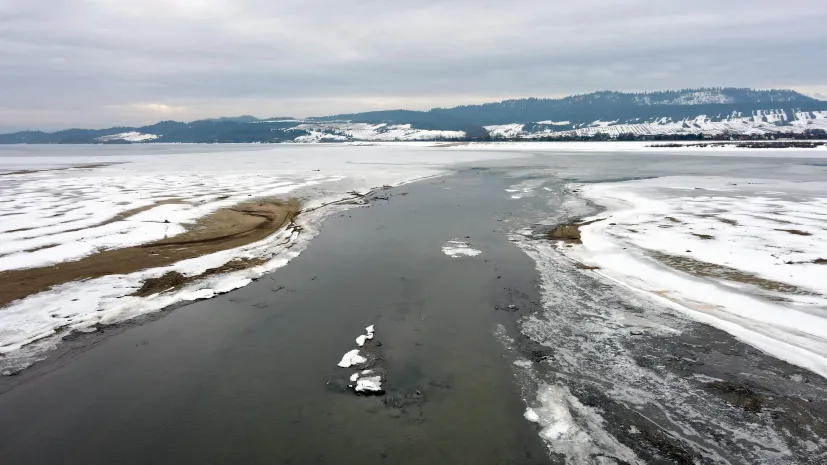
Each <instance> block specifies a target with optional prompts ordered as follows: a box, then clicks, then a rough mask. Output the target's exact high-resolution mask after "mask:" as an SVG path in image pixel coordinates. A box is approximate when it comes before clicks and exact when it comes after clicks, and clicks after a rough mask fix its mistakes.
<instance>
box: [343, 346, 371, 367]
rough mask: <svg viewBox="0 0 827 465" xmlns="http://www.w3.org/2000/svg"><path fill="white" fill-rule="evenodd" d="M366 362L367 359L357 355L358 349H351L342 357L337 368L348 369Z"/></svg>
mask: <svg viewBox="0 0 827 465" xmlns="http://www.w3.org/2000/svg"><path fill="white" fill-rule="evenodd" d="M367 361H368V359H367V358H365V357H362V356H361V355H359V349H353V350H351V351H350V352H348V353H346V354H345V355H344V356H343V357H342V361H340V362H339V366H340V367H342V368H348V367H351V366H353V365H361V364H363V363H365V362H367Z"/></svg>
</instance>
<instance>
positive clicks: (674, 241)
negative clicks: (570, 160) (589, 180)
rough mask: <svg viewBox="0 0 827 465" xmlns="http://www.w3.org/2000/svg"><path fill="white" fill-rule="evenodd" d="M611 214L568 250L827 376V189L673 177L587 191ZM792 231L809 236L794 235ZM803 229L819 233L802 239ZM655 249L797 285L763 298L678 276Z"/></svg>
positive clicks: (826, 186) (602, 270) (745, 290)
mask: <svg viewBox="0 0 827 465" xmlns="http://www.w3.org/2000/svg"><path fill="white" fill-rule="evenodd" d="M582 195H583V196H584V197H585V198H588V199H590V200H592V201H594V202H596V203H597V204H600V205H602V206H604V207H606V208H607V209H608V211H606V212H604V213H602V214H601V215H598V216H596V217H595V218H607V219H606V220H604V221H598V222H596V223H593V224H591V225H588V226H584V227H582V228H581V233H582V241H583V245H582V246H578V247H574V248H572V249H569V250H565V253H567V254H569V255H571V256H573V257H575V258H577V259H578V260H580V261H582V262H584V263H586V264H588V265H593V266H598V267H600V270H599V273H601V274H603V275H605V276H607V277H609V278H611V279H613V280H615V281H617V282H620V283H623V284H624V285H628V286H630V287H632V288H635V289H638V290H642V291H646V292H649V293H652V294H655V295H658V296H661V297H663V298H665V299H668V300H669V301H670V302H671V303H672V304H674V303H677V304H678V308H680V309H681V310H683V311H685V312H687V313H688V314H689V315H690V316H692V317H693V318H695V319H697V320H699V321H702V322H705V323H708V324H711V325H713V326H716V327H718V328H720V329H722V330H724V331H727V332H729V333H730V334H732V335H734V336H736V337H738V338H739V339H741V340H743V341H745V342H747V343H749V344H751V345H753V346H755V347H757V348H759V349H761V350H763V351H764V352H767V353H769V354H772V355H774V356H776V357H778V358H780V359H782V360H785V361H787V362H790V363H793V364H797V365H799V366H802V367H805V368H808V369H810V370H812V371H814V372H816V373H818V374H820V375H821V376H825V377H827V266H825V265H819V264H816V263H813V262H814V261H815V260H818V259H824V258H827V240H825V239H824V238H825V231H827V183H824V182H805V183H793V182H788V181H777V180H745V179H739V180H737V181H736V182H732V180H730V179H723V178H717V177H666V178H657V179H650V180H643V181H629V182H623V183H605V184H595V185H589V186H584V187H583V188H582ZM785 230H794V231H800V233H798V234H793V233H790V232H788V231H785ZM801 233H804V234H810V235H800V234H801ZM652 252H659V253H664V254H669V255H672V256H677V257H685V258H691V259H694V260H698V261H701V262H707V263H712V264H716V265H721V266H726V267H729V268H733V269H736V270H739V271H742V272H744V273H748V274H750V275H754V276H759V277H761V278H765V279H768V280H771V281H775V282H778V283H784V284H788V285H791V286H795V287H797V288H798V289H799V291H798V292H779V291H776V292H772V293H771V294H773V295H774V296H776V297H780V298H783V299H785V300H786V302H784V301H781V302H779V301H772V300H768V299H766V298H762V297H760V296H759V295H758V294H759V291H757V290H756V289H755V288H751V287H750V286H748V285H744V284H740V283H731V282H727V281H723V280H721V279H711V278H700V277H697V276H692V275H689V274H686V273H683V272H679V271H675V270H674V269H672V268H668V267H666V266H664V265H663V264H662V263H659V262H658V261H657V260H655V259H654V258H652V256H651V254H652Z"/></svg>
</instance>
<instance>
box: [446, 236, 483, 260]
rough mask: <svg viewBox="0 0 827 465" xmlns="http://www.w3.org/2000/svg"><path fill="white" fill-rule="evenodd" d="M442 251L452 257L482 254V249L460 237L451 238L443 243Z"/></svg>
mask: <svg viewBox="0 0 827 465" xmlns="http://www.w3.org/2000/svg"><path fill="white" fill-rule="evenodd" d="M442 253H444V254H445V255H447V256H449V257H451V258H460V257H476V256H477V255H479V254H481V253H482V251H481V250H477V249H474V248H472V247H471V244H469V243H468V242H465V241H461V240H458V239H455V240H451V241H448V242H446V243H445V244H443V245H442Z"/></svg>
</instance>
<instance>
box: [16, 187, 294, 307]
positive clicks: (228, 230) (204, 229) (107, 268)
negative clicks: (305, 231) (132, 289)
mask: <svg viewBox="0 0 827 465" xmlns="http://www.w3.org/2000/svg"><path fill="white" fill-rule="evenodd" d="M299 210H300V203H299V202H298V200H295V199H291V200H287V201H284V200H279V199H260V200H256V201H250V202H244V203H241V204H238V205H236V206H234V207H230V208H222V209H220V210H217V211H215V212H214V213H212V214H210V215H208V216H206V217H204V218H201V219H200V220H199V221H198V222H197V223H195V224H193V225H191V226H190V227H189V228H188V230H187V231H186V232H185V233H183V234H179V235H176V236H173V237H170V238H167V239H163V240H160V241H155V242H151V243H149V244H144V245H140V246H135V247H125V248H121V249H112V250H104V251H101V252H99V253H96V254H94V255H90V256H87V257H84V258H82V259H80V260H76V261H71V262H64V263H60V264H57V265H52V266H45V267H38V268H28V269H20V270H9V271H3V272H0V306H4V305H7V304H9V303H11V302H12V301H15V300H17V299H21V298H23V297H26V296H28V295H31V294H35V293H38V292H41V291H44V290H46V289H48V288H50V287H52V286H55V285H58V284H63V283H68V282H72V281H82V280H86V279H91V278H97V277H101V276H106V275H115V274H128V273H132V272H135V271H138V270H143V269H147V268H156V267H160V266H166V265H170V264H172V263H176V262H179V261H181V260H186V259H190V258H194V257H199V256H201V255H205V254H209V253H212V252H217V251H221V250H228V249H233V248H236V247H241V246H243V245H246V244H250V243H253V242H256V241H259V240H261V239H263V238H265V237H267V236H269V235H270V234H272V233H273V232H275V231H277V230H279V229H280V228H281V227H283V226H285V225H286V224H288V223H289V222H290V221H292V220H293V219H294V218H295V216H296V215H297V214H298V212H299ZM117 219H123V215H118V218H117ZM117 219H116V220H117ZM238 266H255V263H249V262H239V263H236V264H235V265H233V269H238ZM227 271H232V270H229V269H228V270H227ZM170 287H172V286H166V287H165V288H170ZM163 289H164V287H163V286H162V288H159V289H157V290H163ZM144 293H145V292H144Z"/></svg>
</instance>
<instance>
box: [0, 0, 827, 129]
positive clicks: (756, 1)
mask: <svg viewBox="0 0 827 465" xmlns="http://www.w3.org/2000/svg"><path fill="white" fill-rule="evenodd" d="M825 20H827V4H825V3H823V2H817V1H812V0H811V1H805V0H790V1H786V2H783V3H781V2H777V1H769V0H752V1H742V0H730V1H720V0H717V1H711V0H699V1H696V2H693V3H687V2H663V1H661V0H629V1H625V2H616V1H607V0H582V1H579V2H576V3H575V2H563V1H549V0H517V1H510V2H503V1H491V0H482V1H480V0H452V1H423V2H417V3H412V2H409V1H405V2H401V1H387V0H386V1H376V0H351V1H349V2H341V1H333V0H315V1H299V0H280V1H271V0H268V1H264V0H244V1H239V0H51V1H49V2H31V1H28V0H0V89H2V90H0V92H2V99H0V126H2V127H12V126H18V127H21V126H42V127H56V126H64V125H77V126H88V125H92V126H100V125H112V124H140V123H147V122H153V121H155V120H157V119H165V118H174V119H194V118H199V117H208V116H219V115H231V114H240V113H254V114H258V115H260V116H268V115H284V114H292V115H296V116H306V115H310V114H327V113H337V112H346V111H359V110H367V109H374V108H377V106H378V107H380V108H381V107H388V106H391V107H398V106H405V107H425V106H432V105H444V106H447V105H452V104H458V103H468V102H473V101H484V100H486V99H488V98H493V97H496V98H502V97H509V96H514V97H516V96H560V95H565V94H570V93H579V92H589V91H593V90H598V89H616V90H647V89H665V88H680V87H691V86H713V85H737V86H754V87H790V86H791V87H798V88H802V89H804V88H806V89H810V90H811V91H810V93H811V94H814V93H817V92H819V89H821V90H820V91H821V92H823V91H824V89H825V87H827V82H825V81H826V80H827V79H825V77H824V76H827V72H826V71H827V65H825V64H824V63H825V60H824V58H825V53H824V50H827V30H825V28H823V27H822V25H823V24H824V23H825ZM813 89H815V90H813ZM170 109H174V110H170Z"/></svg>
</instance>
